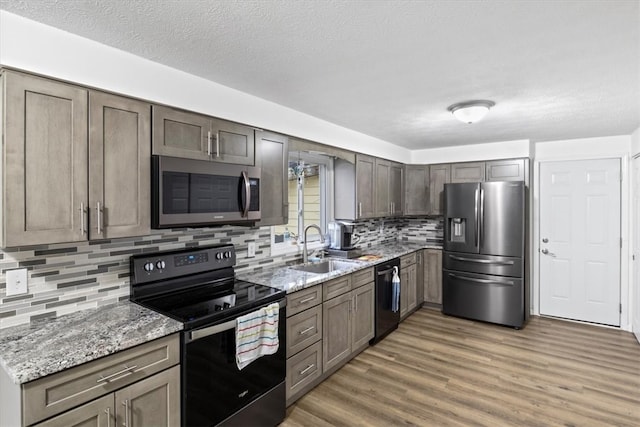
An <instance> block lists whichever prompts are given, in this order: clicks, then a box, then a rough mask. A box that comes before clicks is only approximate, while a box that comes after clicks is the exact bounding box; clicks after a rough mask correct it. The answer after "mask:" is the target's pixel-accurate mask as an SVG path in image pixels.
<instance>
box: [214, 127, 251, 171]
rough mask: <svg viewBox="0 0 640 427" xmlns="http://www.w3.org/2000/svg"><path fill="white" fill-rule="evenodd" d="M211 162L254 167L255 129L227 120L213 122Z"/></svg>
mask: <svg viewBox="0 0 640 427" xmlns="http://www.w3.org/2000/svg"><path fill="white" fill-rule="evenodd" d="M211 123H212V125H211V160H213V161H216V162H224V163H235V164H238V165H252V166H253V165H254V164H255V158H256V143H255V135H254V133H255V132H254V129H253V128H252V127H250V126H245V125H241V124H239V123H233V122H228V121H226V120H220V119H212V120H211Z"/></svg>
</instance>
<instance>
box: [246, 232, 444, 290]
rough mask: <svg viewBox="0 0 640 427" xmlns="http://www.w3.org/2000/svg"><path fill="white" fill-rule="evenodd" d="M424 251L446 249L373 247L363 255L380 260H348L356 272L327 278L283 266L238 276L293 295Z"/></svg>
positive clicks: (402, 245)
mask: <svg viewBox="0 0 640 427" xmlns="http://www.w3.org/2000/svg"><path fill="white" fill-rule="evenodd" d="M420 249H442V247H441V246H436V245H432V244H425V243H416V242H394V243H390V244H387V245H379V246H372V247H370V248H365V249H362V255H375V256H379V257H380V258H378V259H376V260H372V261H363V260H359V259H352V260H348V261H352V263H353V267H352V268H347V269H341V270H336V271H332V272H330V273H325V274H317V273H307V272H304V271H300V270H294V269H292V268H290V267H287V266H279V267H273V268H270V269H268V270H262V271H259V272H256V273H252V272H246V273H238V278H240V279H242V280H246V281H247V282H253V283H258V284H260V285H266V286H271V287H272V288H277V289H281V290H285V291H286V292H287V293H291V292H296V291H299V290H301V289H305V288H309V287H311V286H315V285H317V284H320V283H323V282H326V281H327V280H330V279H334V278H336V277H340V276H344V275H346V274H350V273H353V272H355V271H358V270H362V269H363V268H367V267H371V266H374V265H376V264H380V263H383V262H385V261H388V260H390V259H393V258H397V257H400V256H402V255H406V254H408V253H411V252H415V251H417V250H420Z"/></svg>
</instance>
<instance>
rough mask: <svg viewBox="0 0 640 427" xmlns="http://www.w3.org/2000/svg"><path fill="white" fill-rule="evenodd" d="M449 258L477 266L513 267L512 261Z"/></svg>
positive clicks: (450, 256) (452, 256) (451, 256)
mask: <svg viewBox="0 0 640 427" xmlns="http://www.w3.org/2000/svg"><path fill="white" fill-rule="evenodd" d="M449 258H451V259H455V260H456V261H466V262H476V263H478V264H495V265H513V261H491V260H488V259H473V258H463V257H459V256H455V255H449Z"/></svg>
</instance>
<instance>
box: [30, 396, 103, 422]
mask: <svg viewBox="0 0 640 427" xmlns="http://www.w3.org/2000/svg"><path fill="white" fill-rule="evenodd" d="M114 415H115V413H114V411H113V393H109V394H107V395H106V396H102V397H100V398H98V399H96V400H92V401H91V402H89V403H87V404H85V405H82V406H79V407H77V408H75V409H72V410H70V411H67V412H65V413H63V414H62V415H58V416H57V417H53V418H50V419H48V420H47V421H44V422H42V423H38V424H35V426H37V427H109V426H112V425H114V423H113V421H114V419H113V417H114Z"/></svg>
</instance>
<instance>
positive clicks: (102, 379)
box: [96, 365, 138, 383]
mask: <svg viewBox="0 0 640 427" xmlns="http://www.w3.org/2000/svg"><path fill="white" fill-rule="evenodd" d="M137 367H138V365H133V366H127V365H124V369H122V370H120V371H118V372H116V373H114V374H111V375H107V376H106V377H103V376H102V375H100V378H98V381H96V383H102V382H105V381H110V380H111V379H112V378H114V377H117V376H119V375H122V374H124V375H122V376H123V377H126V376H127V375H131V374H133V370H134V369H136V368H137ZM120 378H122V377H120ZM120 378H117V379H120Z"/></svg>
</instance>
